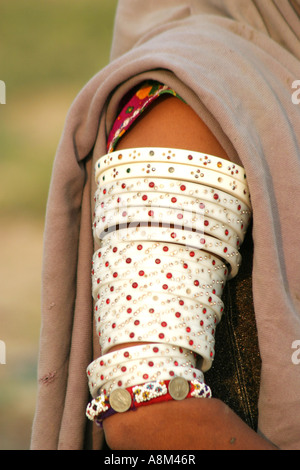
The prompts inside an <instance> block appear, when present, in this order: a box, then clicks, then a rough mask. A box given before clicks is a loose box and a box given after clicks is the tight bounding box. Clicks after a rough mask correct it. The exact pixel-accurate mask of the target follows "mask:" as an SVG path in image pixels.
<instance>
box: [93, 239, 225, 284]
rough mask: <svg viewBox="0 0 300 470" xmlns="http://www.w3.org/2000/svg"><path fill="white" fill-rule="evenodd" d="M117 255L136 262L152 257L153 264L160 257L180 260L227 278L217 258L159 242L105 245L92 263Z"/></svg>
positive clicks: (222, 265) (220, 261)
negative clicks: (216, 272)
mask: <svg viewBox="0 0 300 470" xmlns="http://www.w3.org/2000/svg"><path fill="white" fill-rule="evenodd" d="M115 254H118V255H119V259H120V260H121V259H122V258H123V259H124V260H127V259H128V257H130V258H132V260H135V261H136V260H138V259H140V258H141V257H142V258H145V259H146V258H147V257H149V256H150V257H152V258H153V259H154V260H155V262H156V260H157V263H158V264H160V260H161V257H162V256H168V257H169V258H171V259H180V260H183V261H185V262H187V263H189V262H190V261H192V262H194V263H199V264H200V265H201V266H202V265H203V266H205V267H207V268H208V269H211V270H212V271H218V272H219V273H220V276H221V277H224V276H227V274H228V269H227V267H226V265H225V264H224V262H223V261H222V260H220V259H219V258H218V257H216V256H213V255H212V254H210V253H207V252H205V251H203V250H199V249H193V248H190V247H188V246H183V245H176V244H174V243H160V242H149V241H143V242H142V243H140V242H135V241H128V242H120V243H118V244H113V245H105V246H103V247H102V248H100V249H99V250H97V251H95V253H94V256H93V262H95V260H96V259H99V258H102V259H103V260H105V261H109V260H111V259H112V257H113V256H114V255H115Z"/></svg>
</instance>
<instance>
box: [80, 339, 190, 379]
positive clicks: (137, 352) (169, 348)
mask: <svg viewBox="0 0 300 470" xmlns="http://www.w3.org/2000/svg"><path fill="white" fill-rule="evenodd" d="M151 356H159V357H161V358H165V357H170V356H172V357H173V356H179V357H180V358H182V360H186V361H196V355H195V353H193V352H192V351H190V350H188V349H184V348H180V347H178V346H175V345H169V344H161V343H151V344H139V345H136V346H131V347H126V348H122V349H116V350H114V351H111V352H109V353H107V354H105V355H104V356H101V357H99V358H98V359H95V360H94V361H93V362H91V364H90V365H89V366H88V368H87V374H88V376H90V375H91V374H92V373H93V370H94V367H98V366H99V367H109V366H111V365H112V364H113V365H116V364H118V363H120V362H123V361H125V360H133V359H139V358H147V357H151Z"/></svg>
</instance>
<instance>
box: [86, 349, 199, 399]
mask: <svg viewBox="0 0 300 470" xmlns="http://www.w3.org/2000/svg"><path fill="white" fill-rule="evenodd" d="M121 369H124V370H121ZM175 375H176V376H179V377H185V378H186V379H187V380H191V379H192V378H197V379H201V380H202V379H203V374H202V372H201V371H198V370H197V369H196V368H195V367H193V366H192V365H191V364H189V363H180V359H179V358H173V357H172V358H170V359H169V360H167V359H166V358H165V359H164V360H163V361H162V360H161V359H160V358H156V357H149V358H146V359H136V360H133V361H127V362H125V363H123V364H121V365H120V369H117V367H112V368H108V369H107V371H103V372H102V373H101V374H100V373H98V374H97V373H96V374H95V373H94V375H93V377H89V385H90V391H91V394H92V396H93V397H94V398H95V397H96V396H97V395H98V394H100V393H101V392H103V391H104V390H105V392H106V393H111V392H112V391H113V390H115V389H116V388H119V387H124V388H126V387H128V386H133V385H138V384H140V383H143V382H147V381H148V380H149V381H153V380H168V379H171V378H172V377H174V376H175Z"/></svg>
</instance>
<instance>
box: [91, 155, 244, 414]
mask: <svg viewBox="0 0 300 470" xmlns="http://www.w3.org/2000/svg"><path fill="white" fill-rule="evenodd" d="M95 171H96V175H95V177H96V182H97V190H96V193H95V212H94V221H93V232H94V238H95V241H96V242H97V244H98V245H99V249H97V250H96V251H95V253H94V256H93V263H92V286H93V292H92V294H93V298H94V305H95V321H96V331H97V334H98V337H99V342H100V348H101V357H99V358H98V359H96V360H95V361H93V362H92V363H91V364H90V365H89V367H88V369H87V375H88V380H89V388H90V392H91V395H92V397H93V400H92V401H91V403H89V405H88V407H87V416H88V418H89V419H91V420H95V421H96V422H100V423H101V422H102V420H103V419H104V418H105V417H106V416H109V415H110V414H112V413H115V412H124V411H127V410H129V409H134V408H136V407H137V406H140V405H141V404H149V403H156V402H157V401H161V400H167V399H184V398H189V397H210V396H211V391H210V389H209V387H207V385H206V384H205V383H204V372H205V371H207V370H208V369H209V368H210V367H211V364H212V361H213V358H214V345H215V339H214V338H215V329H216V326H217V324H218V323H219V322H220V320H221V317H222V313H223V310H224V305H223V302H222V300H221V298H222V293H223V289H224V286H225V284H226V282H227V280H229V279H231V278H233V277H234V276H236V274H237V272H238V270H239V266H240V264H241V255H240V251H239V250H240V247H241V244H242V243H243V240H244V237H245V234H246V231H247V228H248V226H249V223H250V220H251V203H250V196H249V192H248V186H247V182H246V175H245V172H244V169H243V168H241V167H240V166H238V165H236V164H233V163H231V162H229V161H227V160H224V159H221V158H218V157H214V156H211V155H206V154H202V153H199V152H192V151H186V150H177V149H164V148H138V149H128V150H122V151H116V152H112V153H110V154H108V155H104V156H103V157H101V158H100V159H99V160H98V161H97V163H96V168H95ZM130 343H134V344H133V346H131V347H128V344H130ZM136 343H141V344H139V345H136ZM125 344H126V346H124V347H122V345H125ZM116 347H118V348H117V350H116ZM111 348H114V349H113V350H112V351H111Z"/></svg>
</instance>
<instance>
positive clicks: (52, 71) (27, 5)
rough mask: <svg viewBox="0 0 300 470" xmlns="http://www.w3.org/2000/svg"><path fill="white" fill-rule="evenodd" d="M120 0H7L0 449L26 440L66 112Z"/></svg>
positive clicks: (1, 111) (98, 60) (0, 134)
mask: <svg viewBox="0 0 300 470" xmlns="http://www.w3.org/2000/svg"><path fill="white" fill-rule="evenodd" d="M116 4H117V0H98V1H95V0H72V1H70V0H42V1H41V0H26V1H24V0H0V80H4V82H5V84H6V104H5V105H0V182H1V191H0V247H1V248H0V250H1V252H0V260H1V261H0V286H1V293H0V340H2V341H4V342H5V344H6V351H7V357H6V364H5V365H3V364H2V365H0V450H4V449H13V450H19V449H20V450H21V449H27V448H28V446H29V442H30V433H31V424H32V419H33V414H34V407H35V398H36V365H37V353H38V341H39V328H40V272H41V261H42V236H43V223H44V214H45V206H46V200H47V194H48V187H49V182H50V176H51V168H52V163H53V158H54V154H55V151H56V147H57V144H58V141H59V139H60V135H61V132H62V129H63V125H64V121H65V117H66V114H67V111H68V109H69V107H70V105H71V102H72V101H73V99H74V98H75V96H76V94H77V93H78V92H79V91H80V89H81V88H82V87H83V86H84V85H85V83H86V82H87V81H88V80H89V79H90V78H91V77H92V76H93V75H94V74H95V73H97V72H98V71H99V70H100V69H102V68H103V67H104V66H105V65H106V64H107V63H108V60H109V52H110V45H111V39H112V32H113V20H114V13H115V8H116Z"/></svg>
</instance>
